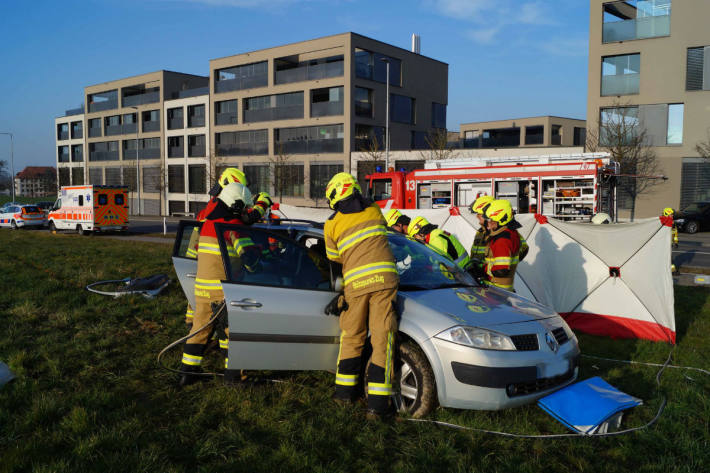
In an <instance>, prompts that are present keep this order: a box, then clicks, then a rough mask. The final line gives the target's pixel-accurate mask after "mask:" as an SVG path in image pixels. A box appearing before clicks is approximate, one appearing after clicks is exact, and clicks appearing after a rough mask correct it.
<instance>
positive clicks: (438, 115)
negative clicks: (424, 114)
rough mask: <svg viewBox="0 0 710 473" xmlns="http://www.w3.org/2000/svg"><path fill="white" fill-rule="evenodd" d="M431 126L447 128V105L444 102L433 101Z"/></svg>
mask: <svg viewBox="0 0 710 473" xmlns="http://www.w3.org/2000/svg"><path fill="white" fill-rule="evenodd" d="M431 127H432V128H438V129H445V128H446V105H445V104H443V103H436V102H432V103H431Z"/></svg>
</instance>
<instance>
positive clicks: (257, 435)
mask: <svg viewBox="0 0 710 473" xmlns="http://www.w3.org/2000/svg"><path fill="white" fill-rule="evenodd" d="M169 252H170V247H169V245H161V244H151V243H145V244H144V243H136V242H123V241H117V240H108V239H105V238H102V237H101V236H94V237H91V238H88V237H83V238H82V237H79V236H76V235H50V234H48V233H46V232H35V231H27V232H26V231H17V232H11V231H9V230H0V288H2V290H0V326H1V327H2V330H0V360H2V361H4V362H6V363H8V365H9V366H10V368H11V369H12V370H13V371H14V373H15V374H16V375H17V379H16V380H15V381H13V382H11V383H10V384H8V385H5V386H4V387H2V388H0V472H20V471H35V472H101V473H106V472H113V471H126V472H129V471H130V472H138V471H140V472H151V473H156V472H183V471H187V472H191V471H195V472H196V471H225V472H226V471H230V472H237V471H268V472H277V471H303V472H336V471H358V472H359V471H368V472H375V471H380V472H405V471H406V472H409V471H423V472H429V473H431V472H438V471H486V472H489V471H500V472H511V471H522V472H531V471H545V472H567V471H589V472H605V473H609V472H622V471H630V470H633V471H635V472H670V471H685V472H701V471H708V470H709V469H710V432H709V425H710V424H709V420H708V419H710V377H709V376H705V375H703V374H700V373H697V372H684V371H681V370H670V369H669V370H666V372H665V373H664V374H663V377H662V379H661V380H662V386H661V391H662V394H665V395H666V396H667V397H668V406H667V408H666V410H665V412H664V414H663V416H662V417H661V419H660V420H659V421H658V423H657V424H656V425H655V426H654V427H652V428H651V429H649V430H645V431H641V432H638V433H634V434H629V435H626V436H621V437H613V438H599V439H595V438H573V439H563V440H520V439H510V438H502V437H495V436H490V435H484V434H479V433H469V432H462V431H455V430H450V429H446V428H442V427H436V426H434V425H431V424H417V423H413V422H396V423H371V422H367V421H366V420H365V419H364V416H363V415H362V412H361V410H360V409H358V408H342V407H337V406H336V405H334V404H333V402H332V401H331V400H330V395H331V393H332V389H333V386H332V375H330V374H328V373H286V374H279V375H277V376H279V377H281V378H282V379H284V380H287V381H289V383H283V384H255V385H246V386H240V387H226V386H223V385H222V384H221V381H219V380H213V381H210V382H207V383H203V384H198V385H194V386H190V387H188V388H186V389H183V390H178V389H177V388H176V387H175V380H176V378H175V375H173V374H171V373H168V372H165V371H162V370H160V369H159V368H158V367H157V366H156V362H155V357H156V354H157V353H158V351H160V349H162V347H164V346H165V345H167V344H168V343H169V342H170V341H172V340H174V339H176V338H178V337H180V336H182V335H183V334H184V322H183V317H182V316H183V314H184V309H185V300H184V297H183V295H182V293H181V290H180V288H179V286H178V285H177V283H173V284H171V285H170V287H169V288H168V290H166V291H165V292H164V293H163V294H161V295H160V296H159V297H158V298H157V299H154V300H147V299H144V298H142V297H140V296H136V297H124V298H120V299H112V298H107V297H103V296H99V295H95V294H91V293H89V292H87V291H86V290H85V289H84V286H86V284H88V283H91V282H95V281H98V280H103V279H120V278H123V277H128V276H147V275H150V274H154V273H159V272H164V273H168V274H171V277H173V279H174V273H173V271H172V266H171V262H170V254H169ZM676 317H677V333H678V345H677V348H676V350H675V352H674V359H673V363H674V364H679V365H691V366H696V367H701V368H704V369H708V368H710V361H709V360H710V357H708V347H709V346H710V291H709V290H707V289H702V288H685V287H677V288H676ZM580 345H581V349H582V352H583V353H587V354H592V355H601V356H608V357H618V358H623V359H633V360H637V361H648V362H656V363H662V362H663V361H665V359H666V356H667V355H668V352H669V346H667V345H665V344H660V343H650V342H645V341H636V340H620V341H619V340H617V341H614V340H610V339H606V338H599V337H591V336H580ZM168 359H169V361H170V362H171V363H172V364H174V365H175V366H177V363H178V359H179V358H178V354H177V353H173V354H171V355H170V356H169V357H168ZM218 361H220V360H219V359H218V356H217V355H216V354H213V358H210V360H209V363H210V364H211V365H212V366H216V365H217V364H218ZM656 371H657V369H655V368H648V367H641V366H629V365H619V364H613V363H606V362H600V361H596V360H590V359H583V360H582V372H581V378H582V379H584V378H588V377H591V376H595V375H599V376H602V377H603V378H604V379H606V380H607V381H608V382H610V383H611V384H613V385H615V386H617V387H619V388H620V389H622V390H624V391H626V392H628V393H630V394H633V395H635V396H637V397H640V398H642V399H643V400H644V405H643V406H641V407H638V408H635V409H633V410H631V411H630V412H628V414H627V415H626V416H625V417H624V423H623V426H624V427H631V426H638V425H642V424H645V423H646V422H648V421H649V420H650V419H651V418H652V417H653V416H654V415H655V413H656V410H657V408H658V406H659V403H660V401H661V393H659V392H657V391H656V386H655V381H654V377H655V375H656ZM430 419H436V420H443V421H447V422H453V423H457V424H461V425H466V426H470V427H477V428H485V429H492V430H503V431H509V432H516V433H529V434H537V433H566V430H565V429H564V428H563V427H562V426H561V425H560V424H558V423H557V422H556V421H554V420H553V419H552V418H550V417H549V416H548V415H547V414H545V413H544V412H543V411H541V410H540V409H539V408H538V407H536V406H534V405H532V406H526V407H522V408H517V409H513V410H506V411H500V412H473V411H456V410H451V409H441V408H440V409H438V410H437V411H435V412H434V413H433V414H432V415H431V416H430Z"/></svg>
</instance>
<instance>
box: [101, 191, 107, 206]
mask: <svg viewBox="0 0 710 473" xmlns="http://www.w3.org/2000/svg"><path fill="white" fill-rule="evenodd" d="M106 204H108V195H106V194H99V205H106Z"/></svg>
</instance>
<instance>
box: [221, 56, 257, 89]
mask: <svg viewBox="0 0 710 473" xmlns="http://www.w3.org/2000/svg"><path fill="white" fill-rule="evenodd" d="M268 69H269V67H268V63H267V61H262V62H255V63H253V64H244V65H243V66H235V67H227V68H224V69H218V70H216V71H215V84H214V89H215V93H220V92H229V91H232V90H243V89H251V88H254V87H266V86H267V85H268V83H269V77H268Z"/></svg>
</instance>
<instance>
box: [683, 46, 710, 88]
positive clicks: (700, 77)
mask: <svg viewBox="0 0 710 473" xmlns="http://www.w3.org/2000/svg"><path fill="white" fill-rule="evenodd" d="M685 90H710V46H703V47H699V48H688V59H687V74H686V78H685Z"/></svg>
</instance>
